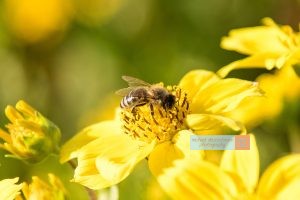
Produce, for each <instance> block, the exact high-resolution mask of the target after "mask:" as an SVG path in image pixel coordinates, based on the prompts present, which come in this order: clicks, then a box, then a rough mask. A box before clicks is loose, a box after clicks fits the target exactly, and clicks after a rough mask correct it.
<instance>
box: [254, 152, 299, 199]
mask: <svg viewBox="0 0 300 200" xmlns="http://www.w3.org/2000/svg"><path fill="white" fill-rule="evenodd" d="M299 181H300V154H294V155H288V156H285V157H283V158H281V159H279V160H277V161H275V162H274V163H273V164H272V165H271V166H270V167H268V168H267V170H266V171H265V172H264V174H263V175H262V177H261V180H260V182H259V185H258V189H257V194H258V195H259V196H260V197H262V198H264V199H271V198H274V199H294V198H295V197H299V184H300V183H299ZM284 195H287V196H284ZM288 197H291V198H288Z"/></svg>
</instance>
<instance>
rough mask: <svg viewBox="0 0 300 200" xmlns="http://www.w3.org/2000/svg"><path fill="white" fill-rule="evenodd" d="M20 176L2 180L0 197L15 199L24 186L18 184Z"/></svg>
mask: <svg viewBox="0 0 300 200" xmlns="http://www.w3.org/2000/svg"><path fill="white" fill-rule="evenodd" d="M18 180H19V178H13V179H4V180H1V181H0V191H1V192H0V199H1V200H14V199H15V198H16V197H17V196H18V195H19V194H20V191H21V189H22V187H23V184H17V182H18Z"/></svg>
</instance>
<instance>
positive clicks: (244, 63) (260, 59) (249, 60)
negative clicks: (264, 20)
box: [217, 52, 287, 77]
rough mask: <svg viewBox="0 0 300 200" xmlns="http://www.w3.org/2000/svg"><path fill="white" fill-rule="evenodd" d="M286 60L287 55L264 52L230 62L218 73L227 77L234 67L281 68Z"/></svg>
mask: <svg viewBox="0 0 300 200" xmlns="http://www.w3.org/2000/svg"><path fill="white" fill-rule="evenodd" d="M279 61H280V62H279ZM286 61H287V60H286V57H285V56H281V54H278V53H271V52H264V53H260V54H254V55H252V56H249V57H246V58H244V59H241V60H237V61H234V62H232V63H229V64H228V65H226V66H224V67H222V68H221V69H219V71H218V72H217V74H218V75H219V76H220V77H226V76H227V75H228V74H229V73H230V72H231V71H232V70H234V69H247V68H266V69H269V70H271V69H273V68H274V67H277V68H281V67H282V66H283V64H284V63H285V62H286Z"/></svg>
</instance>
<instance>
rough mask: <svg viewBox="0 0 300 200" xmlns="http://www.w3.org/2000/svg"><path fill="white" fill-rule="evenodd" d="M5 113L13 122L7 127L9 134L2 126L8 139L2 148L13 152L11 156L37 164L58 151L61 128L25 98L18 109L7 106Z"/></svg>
mask: <svg viewBox="0 0 300 200" xmlns="http://www.w3.org/2000/svg"><path fill="white" fill-rule="evenodd" d="M5 114H6V116H7V118H8V119H9V120H10V122H11V123H9V124H8V125H7V126H6V127H7V129H8V131H9V133H7V132H5V131H4V130H2V129H0V138H1V139H3V140H4V141H5V143H4V144H0V148H3V149H5V150H7V151H9V152H10V153H11V154H12V155H8V156H11V157H15V158H18V159H21V160H24V161H26V162H29V163H35V162H39V161H41V160H43V159H44V158H46V157H47V156H48V155H49V154H51V153H57V152H58V150H59V147H58V143H59V141H60V137H61V134H60V130H59V128H58V127H57V126H56V125H55V124H53V123H52V122H51V121H49V120H48V119H46V118H45V117H44V116H43V115H42V114H41V113H39V112H38V111H36V110H35V109H34V108H32V107H31V106H29V105H28V104H27V103H25V102H24V101H22V100H21V101H19V102H18V103H17V104H16V108H14V107H12V106H7V107H6V109H5Z"/></svg>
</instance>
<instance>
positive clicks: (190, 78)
mask: <svg viewBox="0 0 300 200" xmlns="http://www.w3.org/2000/svg"><path fill="white" fill-rule="evenodd" d="M160 86H161V87H163V84H160ZM166 89H167V90H168V91H169V92H170V93H172V94H173V95H174V96H175V104H174V106H173V107H171V108H169V109H168V110H166V109H165V108H163V107H162V106H161V105H160V104H153V106H152V108H151V105H149V104H146V105H143V106H138V107H136V108H135V112H132V111H131V110H130V109H126V108H124V109H119V114H118V115H117V117H116V118H115V120H112V121H104V122H100V123H98V124H95V125H92V126H89V127H87V128H85V129H84V130H83V131H81V132H80V133H79V134H77V135H76V136H75V137H73V138H72V139H71V140H70V141H68V142H67V143H66V144H65V145H64V146H63V148H62V150H61V162H66V161H68V160H70V159H73V158H77V160H78V166H77V167H76V169H75V174H74V179H73V181H74V182H78V183H80V184H82V185H84V186H87V187H89V188H91V189H100V188H104V187H108V186H111V185H113V184H117V183H119V182H120V181H122V180H123V179H124V178H126V177H127V176H128V175H129V174H130V172H131V171H132V169H133V168H134V166H135V165H136V163H137V162H139V161H140V160H142V159H143V158H145V157H147V156H148V161H149V167H150V169H151V171H152V172H153V173H155V174H158V173H160V172H161V170H162V168H161V166H163V165H169V166H171V165H172V162H173V160H176V159H181V158H184V157H185V156H191V155H193V158H194V159H201V158H202V153H199V152H192V153H191V152H190V147H189V141H190V135H191V134H207V133H210V134H217V133H224V132H223V128H224V127H229V128H230V129H232V130H234V131H238V132H240V133H245V129H244V128H243V126H242V125H241V124H239V123H236V122H235V121H234V120H232V119H230V118H227V117H225V115H224V114H225V113H227V112H229V111H231V110H233V109H235V108H236V107H237V106H238V105H239V103H240V102H241V101H242V100H243V99H245V98H246V97H249V96H260V95H261V93H260V90H259V89H258V87H257V84H255V83H253V82H250V81H244V80H239V79H220V78H219V77H218V76H217V75H215V74H214V73H213V72H209V71H205V70H195V71H191V72H189V73H188V74H186V75H185V76H184V77H183V78H182V79H181V81H180V83H179V84H178V86H173V87H171V86H168V87H166ZM125 133H126V134H125ZM161 156H162V157H163V158H162V159H158V157H161Z"/></svg>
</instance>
